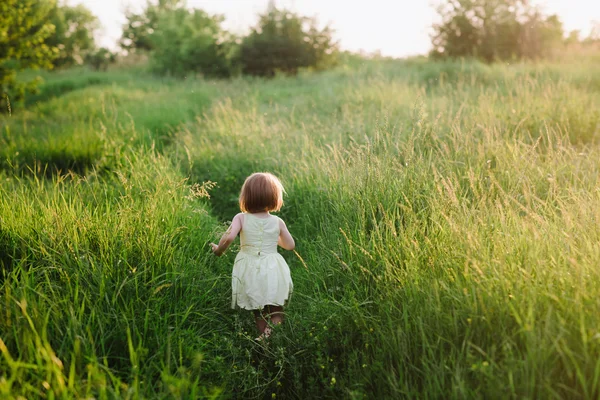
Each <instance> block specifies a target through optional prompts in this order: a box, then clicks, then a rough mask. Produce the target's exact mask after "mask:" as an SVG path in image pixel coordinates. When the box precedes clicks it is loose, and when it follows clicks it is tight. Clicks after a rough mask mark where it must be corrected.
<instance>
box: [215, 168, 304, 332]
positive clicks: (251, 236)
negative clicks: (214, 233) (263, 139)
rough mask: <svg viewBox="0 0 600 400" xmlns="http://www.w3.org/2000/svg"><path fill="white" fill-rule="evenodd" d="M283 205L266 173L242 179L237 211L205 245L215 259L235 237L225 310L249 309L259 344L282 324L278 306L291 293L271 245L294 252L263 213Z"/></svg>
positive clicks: (280, 226)
mask: <svg viewBox="0 0 600 400" xmlns="http://www.w3.org/2000/svg"><path fill="white" fill-rule="evenodd" d="M282 205H283V186H282V185H281V182H279V179H277V178H276V177H275V176H274V175H272V174H269V173H255V174H252V175H250V176H249V177H248V178H246V181H245V182H244V185H243V186H242V191H241V193H240V210H241V211H242V212H241V213H239V214H237V215H236V216H235V217H234V218H233V221H232V222H231V226H230V227H229V229H228V230H227V232H225V234H224V235H223V237H222V238H221V240H220V241H219V244H218V245H217V244H214V243H211V247H212V251H213V252H214V253H215V254H216V255H217V256H220V255H221V254H223V253H224V252H225V250H227V248H228V247H229V245H230V244H231V243H232V242H233V241H234V239H235V238H236V236H237V235H238V233H239V234H240V244H241V246H240V252H239V253H238V254H237V256H236V257H235V263H234V265H233V276H232V280H231V288H232V291H233V298H232V302H231V307H232V308H235V307H236V306H238V307H240V308H244V309H246V310H254V317H255V320H256V327H257V328H258V331H259V334H260V336H259V337H258V338H257V340H263V339H265V338H268V337H269V336H270V335H271V327H270V326H269V323H268V322H269V319H270V321H271V324H272V325H279V324H281V323H282V322H283V306H284V304H285V302H286V301H287V300H288V298H289V296H290V294H291V292H292V289H293V284H292V278H291V276H290V269H289V267H288V265H287V263H286V262H285V260H284V259H283V257H282V256H281V255H280V254H279V253H277V245H279V246H281V247H283V248H284V249H286V250H294V247H295V244H294V239H293V238H292V235H290V232H289V231H288V229H287V227H286V226H285V223H284V222H283V221H282V220H281V218H279V217H276V216H274V215H271V214H269V212H271V211H279V209H280V208H281V206H282Z"/></svg>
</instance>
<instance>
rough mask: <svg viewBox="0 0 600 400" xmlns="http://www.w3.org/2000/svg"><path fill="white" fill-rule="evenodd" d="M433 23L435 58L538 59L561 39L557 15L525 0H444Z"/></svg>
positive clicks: (559, 42)
mask: <svg viewBox="0 0 600 400" xmlns="http://www.w3.org/2000/svg"><path fill="white" fill-rule="evenodd" d="M438 13H439V15H440V17H441V20H442V22H441V23H439V24H436V25H434V26H433V28H434V32H435V33H434V35H433V37H432V44H433V51H432V53H431V55H432V56H433V57H434V58H446V57H451V58H455V57H475V58H479V59H482V60H485V61H487V62H492V61H497V60H510V59H521V58H529V59H537V58H542V57H547V56H549V55H551V54H552V53H553V52H554V51H555V50H556V48H557V46H559V45H560V44H561V43H562V36H563V28H562V23H561V22H560V20H559V19H558V17H557V16H555V15H551V16H548V17H546V16H544V15H543V14H542V13H541V12H540V11H539V10H538V9H535V8H531V7H530V6H529V4H528V1H526V0H493V1H490V0H473V1H468V2H466V1H462V0H447V1H445V2H444V3H443V4H441V5H440V6H439V7H438Z"/></svg>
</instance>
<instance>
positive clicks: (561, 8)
mask: <svg viewBox="0 0 600 400" xmlns="http://www.w3.org/2000/svg"><path fill="white" fill-rule="evenodd" d="M432 1H434V0H276V2H275V3H276V5H277V6H279V7H287V8H290V9H292V10H294V11H296V12H298V13H300V14H302V15H307V16H315V17H317V19H318V21H319V22H320V23H321V24H329V25H330V26H331V27H332V28H333V29H334V30H335V32H336V33H335V36H336V38H337V39H338V40H339V42H340V45H341V48H342V49H344V50H351V51H360V50H362V51H365V52H367V53H371V52H377V51H379V52H380V53H381V54H383V55H385V56H392V57H407V56H411V55H417V54H426V53H427V52H428V51H429V49H430V37H429V35H430V29H431V25H432V24H433V23H434V22H435V21H436V13H435V10H434V8H433V7H432V6H431V4H432ZM268 3H269V0H188V5H189V6H192V7H196V8H201V9H203V10H205V11H207V12H209V13H211V14H223V15H224V16H225V23H224V28H226V29H228V30H230V31H233V32H235V33H239V34H243V33H246V32H247V31H248V30H249V28H250V27H251V26H253V25H254V24H255V23H256V20H257V14H259V13H261V12H263V11H264V10H265V9H266V8H267V5H268ZM534 3H535V4H538V5H540V6H542V7H543V9H544V11H545V12H547V13H548V14H558V15H559V17H560V18H561V20H562V22H563V24H564V28H565V30H566V31H571V30H575V29H578V30H581V31H582V33H583V34H584V35H587V34H588V33H589V31H590V30H591V27H592V22H593V21H597V22H600V1H598V0H537V1H536V0H534ZM68 4H71V5H74V4H84V5H85V6H87V7H88V8H89V9H90V10H91V11H92V12H93V13H94V14H95V15H96V16H98V18H99V19H100V22H101V24H102V26H103V27H102V31H101V32H100V34H99V43H100V45H101V46H106V47H109V48H112V49H115V48H116V42H117V40H118V39H119V37H120V36H121V29H122V25H123V24H124V23H125V16H124V10H125V9H126V8H127V7H131V8H132V9H134V10H138V11H139V10H141V9H142V8H143V6H144V5H145V4H146V0H68Z"/></svg>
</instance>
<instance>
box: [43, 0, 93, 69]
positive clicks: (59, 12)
mask: <svg viewBox="0 0 600 400" xmlns="http://www.w3.org/2000/svg"><path fill="white" fill-rule="evenodd" d="M48 18H49V21H50V23H51V24H52V25H54V34H53V35H51V36H49V37H48V38H46V40H45V43H46V45H47V46H48V47H51V48H57V49H58V56H57V57H56V58H55V59H54V61H53V64H54V66H55V67H69V66H73V65H80V64H82V63H83V62H84V59H85V57H86V55H87V54H88V53H90V52H92V51H93V50H94V49H95V47H96V43H95V39H94V33H95V31H96V30H97V29H98V28H99V26H100V23H99V21H98V18H97V17H96V16H94V15H93V14H92V13H91V11H90V10H89V9H87V8H86V7H85V6H83V5H81V4H80V5H77V6H73V7H71V6H68V5H66V4H61V5H59V6H57V7H55V8H54V9H53V10H52V12H51V13H50V14H49V16H48Z"/></svg>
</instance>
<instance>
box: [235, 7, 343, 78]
mask: <svg viewBox="0 0 600 400" xmlns="http://www.w3.org/2000/svg"><path fill="white" fill-rule="evenodd" d="M336 55H337V43H336V42H334V40H333V38H332V30H331V29H330V28H329V27H325V28H324V29H322V30H320V29H318V27H317V23H316V20H315V19H312V18H307V17H302V16H299V15H298V14H295V13H292V12H290V11H287V10H280V9H277V8H276V7H274V6H270V7H269V10H268V11H267V13H266V14H263V15H261V16H260V20H259V23H258V26H257V27H256V28H254V29H253V30H252V32H251V33H250V34H249V35H248V36H247V37H246V38H244V40H243V41H242V44H241V46H240V49H239V55H238V59H239V62H240V64H241V67H242V72H243V73H245V74H249V75H257V76H267V77H270V76H274V75H275V73H276V72H277V71H280V72H283V73H285V74H288V75H295V74H297V73H298V70H299V69H300V68H305V67H312V68H315V69H323V68H326V67H328V66H330V65H332V64H334V63H335V60H336Z"/></svg>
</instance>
